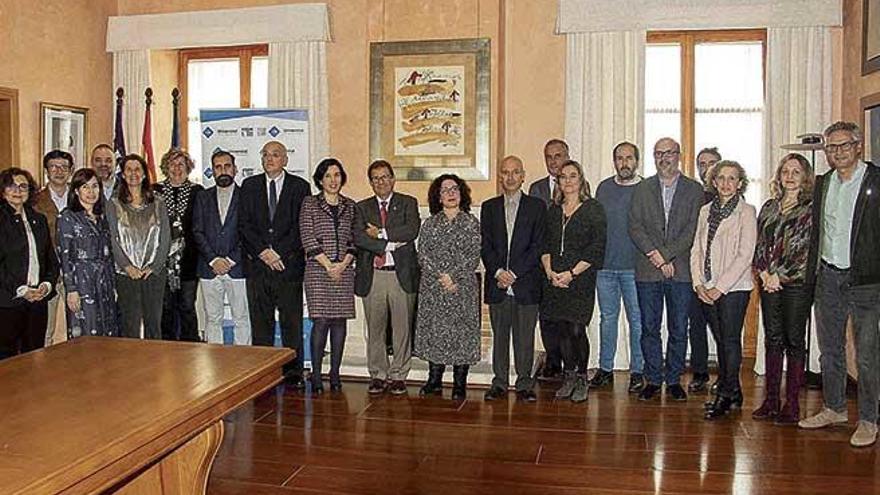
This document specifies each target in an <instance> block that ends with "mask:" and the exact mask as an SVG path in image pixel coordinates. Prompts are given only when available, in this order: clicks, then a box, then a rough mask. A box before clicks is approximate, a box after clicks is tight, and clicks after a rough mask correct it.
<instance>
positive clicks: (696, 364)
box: [688, 293, 709, 375]
mask: <svg viewBox="0 0 880 495" xmlns="http://www.w3.org/2000/svg"><path fill="white" fill-rule="evenodd" d="M706 325H707V322H706V315H705V314H704V313H703V303H702V302H700V298H698V297H697V294H696V293H694V295H693V298H692V299H691V307H690V314H689V315H688V338H689V339H690V342H691V373H693V374H694V375H708V374H709V334H708V332H706Z"/></svg>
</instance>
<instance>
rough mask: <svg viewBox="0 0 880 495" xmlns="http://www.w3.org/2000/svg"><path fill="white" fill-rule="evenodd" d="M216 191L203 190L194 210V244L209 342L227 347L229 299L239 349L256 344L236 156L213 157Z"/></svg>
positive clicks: (221, 153)
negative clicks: (240, 229)
mask: <svg viewBox="0 0 880 495" xmlns="http://www.w3.org/2000/svg"><path fill="white" fill-rule="evenodd" d="M211 169H212V171H213V172H214V174H213V177H214V183H215V184H217V185H216V186H214V187H212V188H210V189H206V190H204V191H199V192H198V194H197V195H196V201H195V204H194V205H193V224H192V225H193V239H194V240H195V244H196V248H197V249H198V255H199V258H198V262H197V264H196V271H197V272H198V276H199V290H200V291H201V293H202V300H203V302H204V305H205V316H206V319H207V322H206V324H205V337H206V340H207V341H208V343H211V344H222V343H223V308H224V302H223V301H224V298H225V299H227V300H228V301H229V307H230V309H231V310H232V319H233V321H234V322H235V332H234V335H235V345H251V322H250V318H249V316H248V305H247V284H246V282H245V278H244V277H245V271H244V260H243V259H242V247H241V236H239V234H238V217H239V215H238V204H239V202H240V201H241V191H240V189H239V187H238V186H237V185H236V184H235V174H236V167H235V156H233V155H232V153H230V152H228V151H223V150H218V151H215V152H214V154H213V155H211Z"/></svg>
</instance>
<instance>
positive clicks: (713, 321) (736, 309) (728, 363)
mask: <svg viewBox="0 0 880 495" xmlns="http://www.w3.org/2000/svg"><path fill="white" fill-rule="evenodd" d="M750 293H751V291H747V290H738V291H731V292H728V293H727V294H724V295H722V296H721V297H719V298H718V300H716V301H715V304H711V305H710V304H705V303H703V310H704V313H705V315H706V321H707V322H708V323H709V327H710V328H711V329H712V336H713V337H715V343H716V344H717V345H718V394H719V395H721V396H723V397H733V396H734V395H735V394H736V393H737V392H738V391H739V390H740V381H739V371H740V368H741V367H742V330H743V322H744V321H745V318H746V308H747V307H748V305H749V294H750Z"/></svg>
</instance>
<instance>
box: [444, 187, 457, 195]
mask: <svg viewBox="0 0 880 495" xmlns="http://www.w3.org/2000/svg"><path fill="white" fill-rule="evenodd" d="M457 193H458V186H449V187H444V188H442V189H440V194H457Z"/></svg>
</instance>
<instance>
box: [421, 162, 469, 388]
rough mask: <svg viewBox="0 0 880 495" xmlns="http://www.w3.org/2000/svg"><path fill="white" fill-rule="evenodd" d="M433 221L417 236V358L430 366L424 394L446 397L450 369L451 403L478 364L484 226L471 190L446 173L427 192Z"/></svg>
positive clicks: (458, 179) (460, 180)
mask: <svg viewBox="0 0 880 495" xmlns="http://www.w3.org/2000/svg"><path fill="white" fill-rule="evenodd" d="M428 206H429V208H430V211H431V217H430V218H428V219H427V220H425V222H424V224H422V229H421V233H420V234H419V265H420V266H421V268H422V278H421V281H420V284H419V299H418V311H417V316H416V333H415V345H414V349H413V354H414V355H415V356H418V357H420V358H422V359H424V360H425V361H428V381H427V382H426V383H425V385H424V386H423V387H422V389H421V392H420V394H421V395H439V394H441V393H442V392H443V383H442V382H443V372H444V371H445V370H446V366H447V365H452V378H453V387H452V399H453V400H464V398H465V397H466V394H467V375H468V371H469V368H470V366H471V365H473V364H476V363H478V362H479V361H480V288H479V284H478V282H477V276H476V270H477V266H478V265H479V263H480V222H479V220H477V219H476V217H474V216H473V215H472V214H471V213H470V208H471V190H470V187H468V185H467V183H466V182H465V181H464V180H463V179H461V178H460V177H458V176H456V175H452V174H444V175H441V176H440V177H437V178H436V179H434V181H433V182H431V186H430V187H429V188H428Z"/></svg>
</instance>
